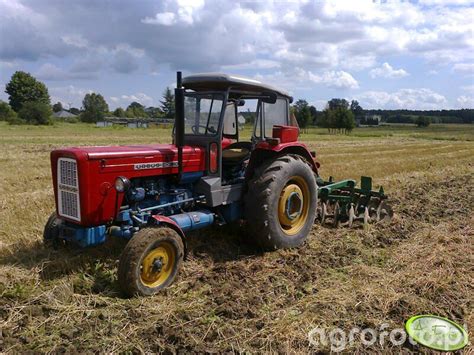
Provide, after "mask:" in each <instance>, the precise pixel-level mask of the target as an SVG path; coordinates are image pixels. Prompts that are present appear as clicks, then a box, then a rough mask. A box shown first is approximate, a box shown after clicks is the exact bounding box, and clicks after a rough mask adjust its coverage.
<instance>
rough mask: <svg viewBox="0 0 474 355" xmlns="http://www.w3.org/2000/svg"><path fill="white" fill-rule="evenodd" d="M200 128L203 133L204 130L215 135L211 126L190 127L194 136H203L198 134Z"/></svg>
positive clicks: (214, 130)
mask: <svg viewBox="0 0 474 355" xmlns="http://www.w3.org/2000/svg"><path fill="white" fill-rule="evenodd" d="M200 128H203V129H204V132H206V129H207V130H208V131H209V132H211V133H216V132H217V131H216V129H215V128H214V127H213V126H211V127H206V126H204V125H201V124H198V125H194V126H192V127H191V130H192V131H193V133H194V134H204V133H199V129H200Z"/></svg>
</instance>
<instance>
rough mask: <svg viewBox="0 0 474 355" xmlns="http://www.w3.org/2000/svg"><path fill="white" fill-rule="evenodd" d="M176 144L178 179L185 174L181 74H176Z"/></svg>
mask: <svg viewBox="0 0 474 355" xmlns="http://www.w3.org/2000/svg"><path fill="white" fill-rule="evenodd" d="M174 105H175V106H174V112H175V122H174V144H175V145H176V147H177V148H178V179H179V180H181V176H182V174H183V146H184V88H183V83H182V77H181V72H180V71H179V72H177V73H176V89H174Z"/></svg>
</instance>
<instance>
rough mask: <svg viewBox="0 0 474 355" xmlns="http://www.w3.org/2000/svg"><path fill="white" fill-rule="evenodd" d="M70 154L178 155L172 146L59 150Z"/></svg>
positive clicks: (196, 149)
mask: <svg viewBox="0 0 474 355" xmlns="http://www.w3.org/2000/svg"><path fill="white" fill-rule="evenodd" d="M201 149H202V148H199V147H189V146H186V147H184V148H183V153H184V154H193V153H200V152H201ZM61 150H62V151H69V152H71V153H76V154H77V153H80V154H79V155H83V154H85V155H86V156H87V157H88V158H89V159H107V158H121V157H123V158H125V157H134V156H144V155H156V154H160V155H171V156H174V155H175V154H177V153H178V148H176V146H175V145H173V144H148V145H119V146H94V147H71V148H65V149H61Z"/></svg>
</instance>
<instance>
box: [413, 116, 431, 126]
mask: <svg viewBox="0 0 474 355" xmlns="http://www.w3.org/2000/svg"><path fill="white" fill-rule="evenodd" d="M415 123H416V125H417V126H418V127H428V126H429V125H430V123H431V119H430V118H429V117H428V116H418V117H417V118H416V120H415Z"/></svg>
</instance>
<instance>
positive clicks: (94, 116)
mask: <svg viewBox="0 0 474 355" xmlns="http://www.w3.org/2000/svg"><path fill="white" fill-rule="evenodd" d="M82 106H83V108H84V112H82V114H81V120H82V121H83V122H92V123H95V122H97V121H99V120H102V119H103V118H104V117H105V114H106V113H107V112H108V111H109V105H107V102H105V99H104V97H103V96H102V95H101V94H96V93H94V92H93V93H90V94H86V96H84V99H83V100H82Z"/></svg>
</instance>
